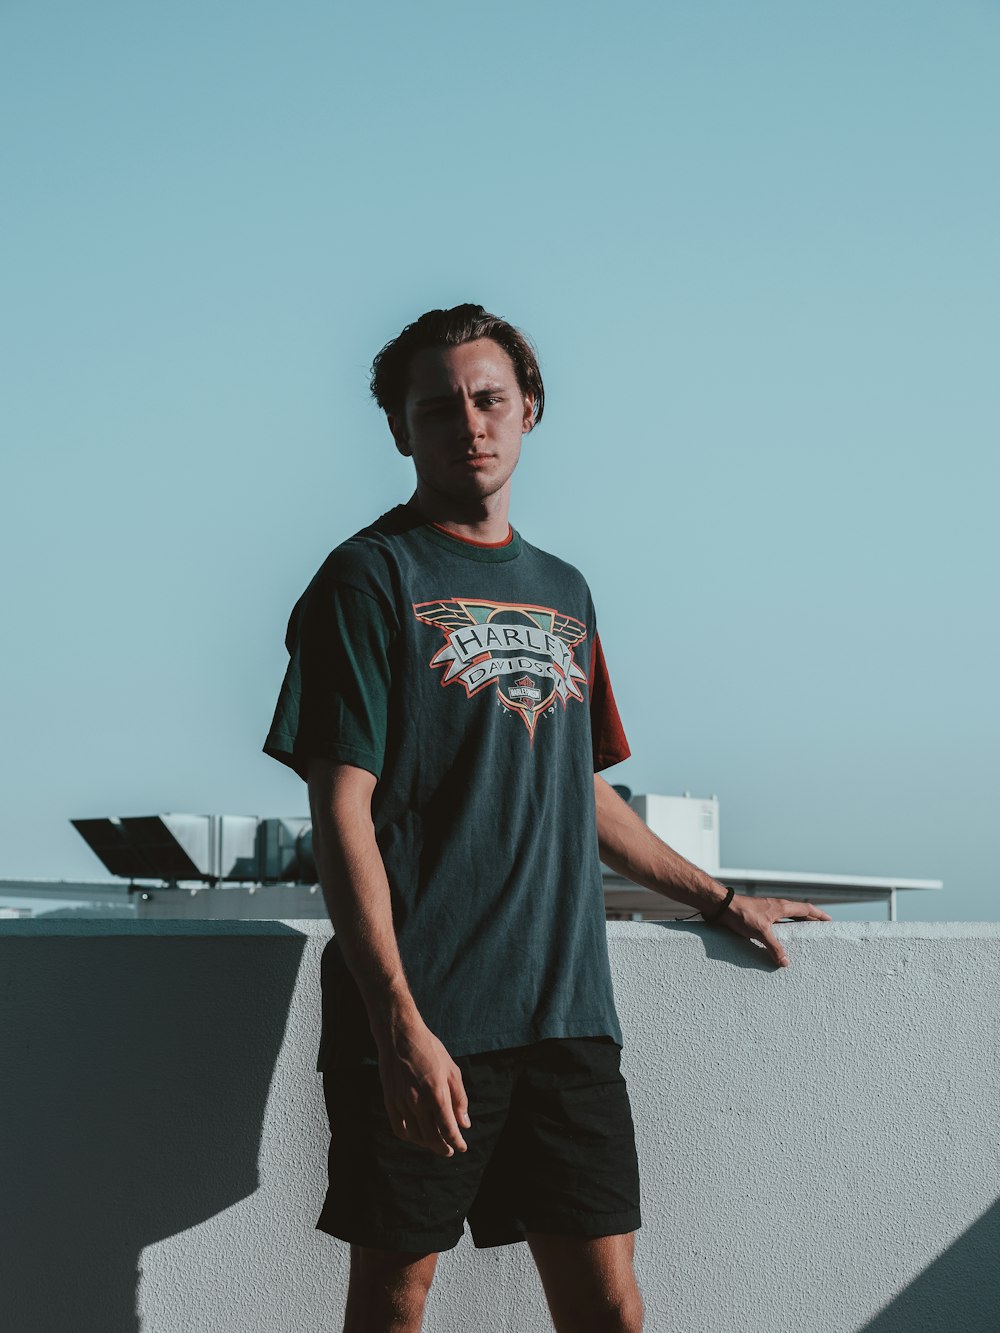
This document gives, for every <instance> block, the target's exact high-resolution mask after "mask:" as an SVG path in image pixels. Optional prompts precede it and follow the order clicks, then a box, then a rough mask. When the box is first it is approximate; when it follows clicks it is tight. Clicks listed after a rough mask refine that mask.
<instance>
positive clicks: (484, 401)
mask: <svg viewBox="0 0 1000 1333" xmlns="http://www.w3.org/2000/svg"><path fill="white" fill-rule="evenodd" d="M477 401H478V402H479V403H480V405H481V406H482V407H495V406H496V404H497V403H502V402H503V397H502V396H501V395H500V394H498V393H488V394H485V395H484V396H483V397H482V398H480V399H478V400H477Z"/></svg>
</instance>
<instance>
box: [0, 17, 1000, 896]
mask: <svg viewBox="0 0 1000 1333" xmlns="http://www.w3.org/2000/svg"><path fill="white" fill-rule="evenodd" d="M998 69H1000V6H998V5H997V4H996V3H994V2H991V3H987V0H975V2H973V0H947V3H945V0H939V2H938V3H929V2H928V0H905V3H904V2H903V0H894V2H892V3H890V2H889V0H864V3H860V0H839V3H837V4H832V3H831V4H810V5H804V4H801V3H792V2H791V0H759V2H758V3H755V4H752V5H749V4H745V3H738V2H737V0H729V2H728V3H719V2H716V0H698V3H695V0H685V2H684V3H669V2H668V3H658V4H652V3H643V4H630V3H624V4H620V5H614V6H610V5H605V4H600V5H599V4H586V3H585V4H582V5H581V4H579V3H577V4H570V3H568V2H567V3H538V2H537V0H536V2H535V3H531V4H528V3H524V2H523V0H514V2H513V3H509V4H506V5H503V6H494V7H492V8H484V7H482V6H472V5H468V4H464V3H462V4H460V3H436V2H432V3H421V4H420V5H414V4H403V3H398V4H395V3H393V4H387V3H373V4H367V5H355V4H351V5H348V4H346V3H318V2H310V3H306V2H303V0H290V2H289V3H285V4H282V5H277V4H267V5H265V4H260V3H248V2H247V0H240V3H238V4H237V3H235V2H233V0H220V2H219V3H212V4H209V5H205V4H194V3H190V2H189V0H177V2H176V3H173V4H171V5H169V6H150V5H135V4H131V3H129V4H126V3H105V2H104V0H94V3H91V4H88V5H84V6H81V5H78V4H69V3H66V2H65V0H63V2H61V3H60V2H58V0H50V2H48V3H44V4H33V5H32V4H28V3H25V0H10V2H9V3H7V4H5V5H4V6H3V8H2V10H0V126H2V129H0V136H2V172H3V180H4V187H5V188H4V196H5V200H4V206H3V210H2V213H0V239H2V255H3V262H2V275H0V326H2V348H0V351H2V358H0V364H2V372H0V373H2V376H3V380H4V384H3V390H2V403H0V413H2V418H0V420H2V456H0V469H2V478H0V484H2V494H3V499H4V521H3V524H2V529H0V542H2V546H3V552H2V554H3V562H4V571H5V573H4V578H3V605H2V616H3V625H4V632H5V633H4V637H5V645H6V646H5V651H4V653H3V656H2V659H0V688H2V697H3V699H4V702H5V707H4V714H5V726H4V744H3V750H2V763H0V877H3V876H11V875H17V874H32V875H39V876H74V875H90V876H100V875H101V874H102V873H103V870H102V867H101V866H100V865H99V863H98V862H97V861H96V859H95V858H94V857H93V856H92V855H91V853H90V852H89V851H88V850H87V849H86V847H85V846H84V844H83V842H82V840H80V839H79V838H78V837H77V835H76V834H75V833H74V832H73V830H72V829H71V827H70V826H69V824H68V822H67V821H68V820H69V818H70V817H72V816H87V815H101V814H145V813H152V812H155V811H160V810H191V811H215V812H233V813H257V814H279V813H288V814H295V813H304V811H305V792H304V788H303V787H302V785H301V784H300V783H299V782H298V780H297V779H296V778H295V777H294V776H293V775H292V774H290V773H288V772H286V771H284V770H283V769H281V768H279V766H278V765H276V764H274V763H273V762H272V761H270V760H267V759H265V758H264V757H263V756H262V755H261V754H260V745H261V742H262V740H263V736H264V733H265V731H266V729H267V725H268V723H269V721H270V717H271V712H272V708H273V705H274V700H275V696H276V692H277V689H278V685H279V682H280V679H281V675H282V671H283V669H284V662H285V652H284V647H283V643H282V639H283V634H284V627H285V621H286V618H287V615H288V611H289V609H290V607H291V605H292V603H293V602H294V600H295V598H296V597H297V595H298V594H299V592H300V591H301V589H302V588H303V587H304V585H305V584H306V582H307V581H308V579H309V578H310V577H311V575H312V573H313V571H314V570H315V568H316V567H317V565H318V564H319V563H320V561H321V560H322V558H323V557H324V556H325V554H326V553H327V551H328V550H329V549H330V548H331V547H332V546H334V545H336V544H337V542H338V541H340V540H342V539H343V538H344V537H345V536H347V535H349V534H350V533H351V532H353V531H354V530H356V529H357V528H359V527H360V526H362V525H363V524H364V523H366V522H367V521H369V520H370V519H371V518H372V517H373V516H374V515H375V514H377V513H379V512H381V511H382V510H384V509H386V508H388V507H389V506H390V505H392V504H393V503H395V502H396V501H398V500H400V499H403V498H405V497H406V496H407V495H408V494H409V489H410V475H409V472H408V464H406V463H405V462H404V461H403V460H401V459H400V458H398V457H397V455H396V454H395V451H394V449H393V447H392V444H391V440H390V438H389V435H388V433H387V431H386V429H385V425H384V422H383V421H382V419H381V418H380V417H379V415H378V413H377V411H376V409H375V408H374V406H373V405H372V404H371V403H370V402H369V400H368V398H367V367H368V364H369V362H370V360H371V357H372V355H373V353H374V352H375V351H376V350H377V349H378V348H379V347H380V346H381V345H382V343H383V342H384V341H385V340H386V339H387V338H389V337H391V336H392V335H393V334H395V333H396V332H397V331H398V330H399V328H400V327H401V326H402V325H403V324H404V323H405V322H407V321H409V320H410V319H412V318H414V317H415V316H416V315H418V314H419V313H420V312H421V311H423V310H425V309H427V308H429V307H431V306H439V305H450V304H454V303H456V302H458V301H462V300H477V301H482V302H483V303H484V304H485V305H487V306H488V307H490V308H492V309H494V310H496V311H498V312H499V313H501V314H504V315H506V316H507V317H509V318H511V319H512V320H513V321H514V322H515V323H518V324H520V325H521V326H522V327H524V328H525V329H526V330H527V331H528V332H529V333H530V334H531V335H532V336H533V337H534V338H535V340H536V341H537V343H538V345H539V347H540V350H541V355H542V364H543V371H544V373H545V377H546V387H547V393H548V406H547V408H546V413H545V421H544V423H543V425H542V427H541V428H540V429H539V431H538V433H537V434H536V435H533V436H532V437H530V439H529V441H528V442H527V445H526V449H525V453H524V457H523V461H522V464H521V467H520V469H519V472H518V476H517V478H516V485H515V493H514V504H513V510H512V517H513V521H514V523H515V526H516V527H518V528H519V529H520V530H521V531H522V532H523V533H524V535H525V536H526V537H527V538H528V540H530V541H532V542H534V543H535V544H537V545H540V546H543V547H546V548H548V549H551V550H554V551H556V552H558V553H559V554H561V555H563V556H564V557H565V558H567V559H570V560H572V561H573V562H574V563H576V564H578V565H580V566H581V568H583V570H584V571H585V573H586V574H587V576H588V578H589V580H590V582H591V585H592V588H593V592H594V597H595V601H596V604H597V607H598V615H599V619H600V623H601V632H602V640H603V641H604V644H605V648H606V652H607V656H608V660H609V665H610V668H611V672H612V677H613V679H614V681H615V685H616V690H617V694H618V697H619V703H620V707H621V711H622V714H623V717H624V720H625V724H626V728H627V730H628V732H629V736H630V739H631V742H632V749H633V754H634V757H633V759H631V760H630V761H629V762H628V763H627V764H625V765H623V766H622V767H621V768H620V769H618V770H614V771H613V777H614V778H615V779H616V780H620V781H623V782H626V783H628V784H629V785H631V786H632V787H633V788H634V789H636V790H639V791H660V792H680V791H683V790H691V791H693V792H694V793H696V794H709V793H713V792H714V793H717V794H718V795H719V797H720V800H721V802H722V836H723V860H724V862H725V863H727V864H730V865H741V866H747V865H750V866H765V867H773V868H787V869H812V870H824V871H834V872H836V871H843V872H861V873H870V874H900V875H911V876H921V877H943V878H944V879H945V880H946V886H947V887H946V891H945V893H944V894H938V895H919V896H916V895H914V896H913V897H912V898H907V899H906V900H905V901H904V902H903V904H902V908H901V913H902V915H903V916H904V917H908V918H910V919H915V918H937V919H941V918H945V919H991V920H996V919H997V916H998V911H997V906H998V903H1000V884H998V878H1000V876H998V870H997V856H996V850H995V838H994V836H993V829H994V827H995V824H996V818H997V810H998V808H1000V776H998V775H1000V764H998V762H997V753H998V741H1000V710H998V707H997V698H996V683H995V681H996V674H997V666H996V663H997V660H998V658H1000V630H998V618H997V591H996V589H997V573H998V569H997V554H996V523H997V520H996V504H997V501H996V494H997V489H998V482H1000V465H998V460H997V445H998V439H997V435H998V431H997V422H998V407H1000V403H998V398H1000V375H998V364H1000V358H998V353H1000V345H998V344H1000V323H998V315H997V312H998V310H1000V228H998V225H997V221H998V218H1000V176H998V155H997V143H998V130H1000V80H998V78H997V70H998ZM856 914H860V915H863V914H864V911H863V909H862V910H861V911H860V912H858V911H857V910H856Z"/></svg>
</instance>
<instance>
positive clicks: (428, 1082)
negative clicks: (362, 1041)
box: [378, 1022, 472, 1157]
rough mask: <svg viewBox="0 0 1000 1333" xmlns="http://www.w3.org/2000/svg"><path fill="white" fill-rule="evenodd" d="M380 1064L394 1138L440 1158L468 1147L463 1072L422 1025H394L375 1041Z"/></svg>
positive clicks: (468, 1125)
mask: <svg viewBox="0 0 1000 1333" xmlns="http://www.w3.org/2000/svg"><path fill="white" fill-rule="evenodd" d="M378 1068H379V1075H380V1077H381V1079H382V1095H383V1096H384V1098H385V1109H386V1111H387V1112H388V1115H389V1122H390V1124H391V1125H392V1129H393V1133H394V1134H395V1135H396V1136H397V1137H398V1138H401V1139H405V1140H406V1142H407V1143H415V1144H416V1145H417V1146H418V1147H420V1148H427V1149H429V1150H430V1151H431V1152H432V1153H436V1154H437V1155H438V1156H439V1157H453V1156H454V1155H455V1153H456V1152H465V1151H466V1150H467V1148H468V1145H467V1144H466V1142H465V1139H463V1138H462V1129H468V1128H469V1127H470V1126H471V1124H472V1121H471V1120H470V1119H469V1100H468V1098H467V1097H466V1095H465V1086H464V1085H463V1083H462V1073H461V1070H460V1069H459V1067H458V1065H456V1064H455V1062H454V1060H453V1059H452V1058H451V1056H450V1055H449V1054H448V1052H447V1051H446V1050H445V1048H444V1046H443V1045H442V1044H441V1042H440V1041H438V1039H437V1037H435V1036H434V1034H433V1032H431V1030H430V1029H429V1028H428V1027H427V1026H426V1025H425V1024H424V1023H422V1022H417V1023H415V1024H413V1025H407V1026H406V1027H405V1028H397V1029H395V1031H394V1032H393V1033H392V1035H391V1037H389V1036H387V1037H386V1038H384V1039H383V1041H381V1042H379V1061H378ZM459 1126H461V1128H459Z"/></svg>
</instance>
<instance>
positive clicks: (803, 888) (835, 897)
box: [604, 791, 944, 921]
mask: <svg viewBox="0 0 1000 1333" xmlns="http://www.w3.org/2000/svg"><path fill="white" fill-rule="evenodd" d="M621 794H622V795H624V791H623V792H622V793H621ZM629 804H630V805H631V806H632V809H633V810H635V812H636V814H638V815H639V816H640V818H641V819H643V820H644V821H645V823H646V824H648V825H649V827H650V828H651V829H652V830H653V832H654V833H655V834H656V835H657V836H658V837H660V838H662V839H663V841H664V842H666V843H669V845H670V846H671V847H672V848H673V849H674V851H675V852H679V853H680V854H681V856H683V857H685V858H686V859H687V860H688V861H692V862H693V863H694V864H695V865H696V866H699V867H700V868H701V869H702V870H706V871H708V873H709V874H710V875H713V876H714V877H715V878H716V879H718V880H720V881H721V882H722V883H723V884H725V885H726V886H727V887H732V888H734V889H735V890H736V892H737V893H745V894H750V895H753V896H757V897H761V898H793V899H796V900H797V901H800V902H811V903H815V904H816V905H817V906H829V905H830V904H835V903H884V904H885V906H886V912H887V915H888V919H889V920H890V921H895V920H896V894H897V892H899V891H900V890H906V889H941V888H943V887H944V883H943V881H942V880H939V879H904V878H901V877H900V878H897V877H891V878H887V877H885V876H874V875H828V874H821V873H819V872H817V871H807V870H733V869H730V868H729V867H728V866H723V865H722V864H721V847H720V838H719V801H718V798H717V797H715V796H707V797H703V796H690V795H684V796H655V795H648V796H632V797H631V798H630V801H629ZM604 902H605V906H606V908H607V912H608V916H609V917H611V918H612V919H618V920H622V919H629V920H633V921H674V920H676V919H677V918H678V917H683V916H688V915H690V913H691V910H692V909H691V908H690V907H688V906H687V905H686V904H684V903H678V902H674V901H673V899H671V898H664V897H663V896H662V895H661V894H659V893H654V892H653V891H652V890H651V889H643V888H640V887H639V886H638V885H637V884H633V883H632V882H631V881H630V880H627V879H623V878H622V877H621V876H620V875H616V874H615V873H614V872H613V871H611V870H608V869H605V871H604Z"/></svg>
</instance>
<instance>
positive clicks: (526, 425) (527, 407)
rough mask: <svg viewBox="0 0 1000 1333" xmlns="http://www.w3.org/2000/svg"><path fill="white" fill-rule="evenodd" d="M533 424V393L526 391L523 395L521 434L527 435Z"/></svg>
mask: <svg viewBox="0 0 1000 1333" xmlns="http://www.w3.org/2000/svg"><path fill="white" fill-rule="evenodd" d="M534 424H535V395H534V394H533V393H526V394H525V395H524V418H523V420H522V421H521V434H522V435H527V433H528V431H529V430H531V428H532V426H534Z"/></svg>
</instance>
